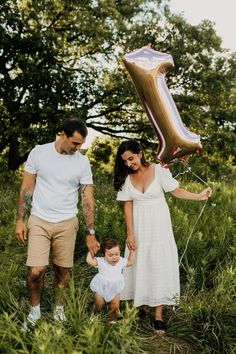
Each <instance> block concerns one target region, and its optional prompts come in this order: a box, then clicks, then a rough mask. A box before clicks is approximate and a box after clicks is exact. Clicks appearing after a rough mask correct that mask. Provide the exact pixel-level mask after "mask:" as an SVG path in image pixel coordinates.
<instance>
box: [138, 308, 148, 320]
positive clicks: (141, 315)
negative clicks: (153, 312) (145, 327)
mask: <svg viewBox="0 0 236 354" xmlns="http://www.w3.org/2000/svg"><path fill="white" fill-rule="evenodd" d="M146 314H147V312H146V311H145V310H144V309H143V308H139V309H138V317H139V318H140V319H143V318H145V317H146Z"/></svg>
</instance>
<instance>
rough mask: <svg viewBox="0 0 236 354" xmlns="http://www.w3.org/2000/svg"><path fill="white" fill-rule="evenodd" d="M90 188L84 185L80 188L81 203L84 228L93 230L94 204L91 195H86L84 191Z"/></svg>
mask: <svg viewBox="0 0 236 354" xmlns="http://www.w3.org/2000/svg"><path fill="white" fill-rule="evenodd" d="M89 187H90V188H91V185H87V184H84V185H82V186H81V202H82V209H83V213H84V218H85V223H86V228H88V229H93V228H94V202H93V195H92V193H91V195H90V194H88V195H87V193H86V189H87V188H89Z"/></svg>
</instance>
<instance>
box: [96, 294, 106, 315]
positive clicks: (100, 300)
mask: <svg viewBox="0 0 236 354" xmlns="http://www.w3.org/2000/svg"><path fill="white" fill-rule="evenodd" d="M104 304H105V301H104V299H103V297H102V296H100V295H98V294H95V302H94V305H93V312H94V313H98V312H99V311H101V309H102V308H103V306H104Z"/></svg>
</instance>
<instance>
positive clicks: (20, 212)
mask: <svg viewBox="0 0 236 354" xmlns="http://www.w3.org/2000/svg"><path fill="white" fill-rule="evenodd" d="M31 202H32V193H30V192H29V191H28V190H27V189H25V188H22V189H21V190H20V194H19V201H18V208H17V214H16V218H17V219H22V220H23V219H24V217H25V216H26V215H27V214H29V212H30V209H31Z"/></svg>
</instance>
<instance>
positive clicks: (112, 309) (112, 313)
mask: <svg viewBox="0 0 236 354" xmlns="http://www.w3.org/2000/svg"><path fill="white" fill-rule="evenodd" d="M108 307H109V311H108V314H107V321H108V322H111V321H115V320H116V314H117V312H118V310H119V308H120V295H116V296H115V297H114V299H112V300H111V301H110V302H109V304H108Z"/></svg>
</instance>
